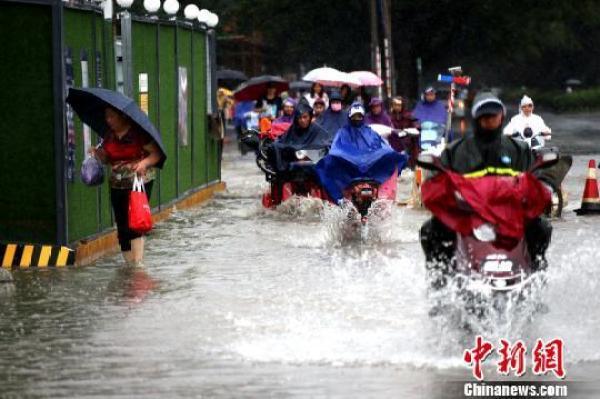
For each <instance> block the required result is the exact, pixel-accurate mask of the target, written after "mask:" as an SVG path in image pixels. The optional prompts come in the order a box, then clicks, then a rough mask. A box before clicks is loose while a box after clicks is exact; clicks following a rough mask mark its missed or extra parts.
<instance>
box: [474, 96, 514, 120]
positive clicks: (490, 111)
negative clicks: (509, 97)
mask: <svg viewBox="0 0 600 399" xmlns="http://www.w3.org/2000/svg"><path fill="white" fill-rule="evenodd" d="M499 113H502V115H503V116H504V115H506V108H505V107H504V104H503V103H502V101H500V99H499V98H498V97H496V96H495V95H493V94H492V93H489V92H484V93H479V94H478V95H476V96H475V99H474V100H473V108H471V115H472V116H473V119H478V118H480V117H482V116H484V115H496V114H499Z"/></svg>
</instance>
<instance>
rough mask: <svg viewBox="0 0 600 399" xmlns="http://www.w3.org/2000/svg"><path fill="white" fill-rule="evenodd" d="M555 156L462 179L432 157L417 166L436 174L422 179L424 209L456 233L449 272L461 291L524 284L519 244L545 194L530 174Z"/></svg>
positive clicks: (525, 264)
mask: <svg viewBox="0 0 600 399" xmlns="http://www.w3.org/2000/svg"><path fill="white" fill-rule="evenodd" d="M558 159H559V155H558V154H557V153H556V152H545V153H540V154H539V156H538V158H537V159H536V161H535V162H534V164H533V166H532V168H531V169H530V170H529V171H528V172H524V173H520V174H515V175H509V176H506V175H503V176H499V175H495V174H494V171H493V170H490V171H489V172H490V173H489V174H487V175H485V176H481V177H475V178H468V177H464V176H462V175H459V174H457V173H455V172H452V171H450V170H448V169H446V168H445V167H444V166H443V165H442V164H441V162H440V159H439V158H437V157H436V156H434V155H432V154H425V153H422V154H421V155H419V158H418V160H417V164H418V165H419V166H421V167H422V168H425V169H429V170H433V171H436V172H437V174H436V175H435V176H433V177H432V178H430V179H429V180H427V181H425V182H424V183H423V186H422V191H421V192H422V197H423V203H424V205H425V207H427V208H428V209H429V210H430V211H431V212H432V213H433V215H434V216H435V217H436V218H437V219H439V220H440V221H441V222H442V223H444V225H446V226H447V227H448V228H450V229H451V230H453V231H454V232H456V236H457V239H456V246H455V263H454V265H453V266H454V267H453V268H451V269H453V273H454V274H455V275H456V276H459V277H462V280H463V281H464V282H465V283H466V285H463V287H479V288H484V289H487V290H491V291H492V292H508V291H513V290H518V289H520V288H522V287H524V286H526V285H527V284H528V283H529V281H530V279H531V277H532V275H533V274H534V271H535V267H534V262H533V260H532V258H531V255H530V254H529V251H528V248H527V243H526V240H525V226H526V225H527V223H528V222H529V221H531V220H533V219H535V218H537V217H539V216H540V215H542V214H543V213H544V210H545V209H546V208H547V206H548V204H549V203H550V192H549V191H548V189H547V188H546V187H545V186H544V185H543V184H542V183H541V181H539V180H538V179H537V178H536V177H535V176H534V175H533V172H535V171H536V170H538V169H542V168H546V167H549V166H552V165H554V164H556V163H557V162H558Z"/></svg>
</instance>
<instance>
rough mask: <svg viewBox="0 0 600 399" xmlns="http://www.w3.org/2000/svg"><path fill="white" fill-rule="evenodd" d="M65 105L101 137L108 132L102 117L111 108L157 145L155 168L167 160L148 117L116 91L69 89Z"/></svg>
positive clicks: (155, 130) (156, 132)
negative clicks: (69, 105) (159, 152)
mask: <svg viewBox="0 0 600 399" xmlns="http://www.w3.org/2000/svg"><path fill="white" fill-rule="evenodd" d="M67 103H69V104H71V107H73V110H75V112H77V115H79V118H80V119H81V120H82V121H83V122H84V123H85V124H86V125H88V126H90V127H91V128H92V129H94V130H95V131H96V133H98V134H99V135H100V136H101V137H104V135H105V134H106V132H107V131H108V130H110V128H109V127H108V125H107V124H106V120H105V117H104V112H105V111H106V108H107V107H109V106H110V107H113V108H115V109H117V110H119V111H121V112H122V113H123V114H125V115H127V116H128V117H129V119H131V121H132V122H133V123H134V124H135V125H136V126H137V127H138V128H139V129H140V130H141V131H142V132H144V133H146V134H148V135H149V136H150V137H152V138H153V139H154V141H156V144H158V148H160V150H161V152H162V158H161V160H160V161H159V162H158V163H157V164H156V166H157V167H159V168H162V166H163V164H164V163H165V160H166V159H167V154H166V151H165V147H164V145H163V143H162V139H161V137H160V132H159V131H158V130H157V129H156V128H155V127H154V125H153V124H152V122H150V119H148V115H146V114H145V113H144V111H142V110H141V109H140V107H139V106H138V105H137V104H136V103H135V101H133V100H132V99H131V98H129V97H125V96H124V95H123V94H121V93H119V92H117V91H112V90H107V89H98V88H90V89H73V88H70V89H69V95H68V96H67Z"/></svg>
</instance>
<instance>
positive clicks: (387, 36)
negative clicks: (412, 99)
mask: <svg viewBox="0 0 600 399" xmlns="http://www.w3.org/2000/svg"><path fill="white" fill-rule="evenodd" d="M381 4H382V6H381V9H382V19H383V28H384V29H383V34H384V39H383V45H384V57H385V59H384V64H385V88H386V96H387V98H391V97H392V96H394V95H395V94H396V73H395V69H394V49H393V45H392V17H391V10H390V0H381Z"/></svg>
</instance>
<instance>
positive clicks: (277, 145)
mask: <svg viewBox="0 0 600 399" xmlns="http://www.w3.org/2000/svg"><path fill="white" fill-rule="evenodd" d="M307 112H308V113H309V114H311V117H312V108H310V106H308V105H307V104H306V103H304V102H301V103H300V104H298V106H297V107H296V110H295V112H294V122H293V123H292V125H291V126H290V128H289V129H288V130H287V131H286V132H285V133H284V134H283V135H282V136H281V137H279V138H278V139H277V141H275V142H274V143H273V145H272V146H271V149H272V164H273V166H274V167H275V168H276V170H277V171H278V172H285V171H287V169H288V167H289V163H290V162H292V161H295V160H296V155H295V153H296V151H298V150H321V149H324V150H327V149H328V148H329V147H330V146H331V136H330V134H329V133H327V131H326V130H324V129H323V128H322V127H321V126H319V125H318V124H315V123H311V124H310V125H308V127H307V128H306V129H302V128H301V127H300V126H299V125H298V118H299V117H300V116H301V115H302V114H304V113H307Z"/></svg>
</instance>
